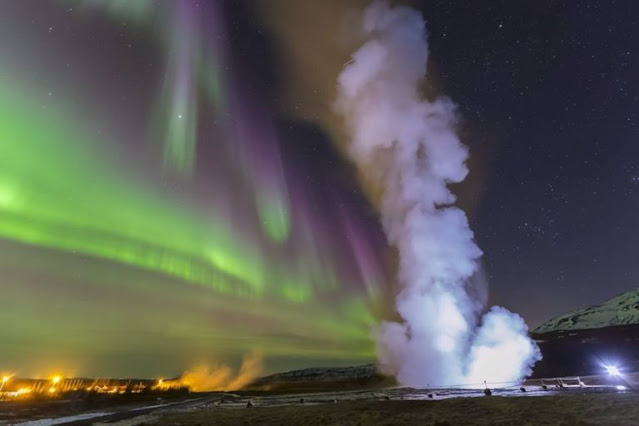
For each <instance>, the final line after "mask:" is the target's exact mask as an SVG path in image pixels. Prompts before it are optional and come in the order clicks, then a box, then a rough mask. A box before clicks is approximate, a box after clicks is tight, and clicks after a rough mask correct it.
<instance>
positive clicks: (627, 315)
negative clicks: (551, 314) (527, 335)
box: [533, 289, 639, 333]
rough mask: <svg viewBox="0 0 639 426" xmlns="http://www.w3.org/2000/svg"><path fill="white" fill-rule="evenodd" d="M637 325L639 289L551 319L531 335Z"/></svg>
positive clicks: (638, 318)
mask: <svg viewBox="0 0 639 426" xmlns="http://www.w3.org/2000/svg"><path fill="white" fill-rule="evenodd" d="M628 324H639V289H637V290H632V291H629V292H627V293H623V294H621V295H619V296H617V297H614V298H612V299H610V300H608V301H606V302H604V303H602V304H600V305H595V306H591V307H589V308H585V309H579V310H576V311H573V312H570V313H568V314H566V315H562V316H559V317H556V318H553V319H551V320H550V321H548V322H546V323H544V324H542V325H540V326H539V327H537V328H536V329H535V330H533V333H547V332H550V331H557V330H583V329H591V328H601V327H609V326H615V325H628Z"/></svg>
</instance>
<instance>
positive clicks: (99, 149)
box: [0, 0, 384, 376]
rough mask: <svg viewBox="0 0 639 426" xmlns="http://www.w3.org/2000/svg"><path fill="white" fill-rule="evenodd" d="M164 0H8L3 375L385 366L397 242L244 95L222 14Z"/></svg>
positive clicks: (0, 109) (0, 73)
mask: <svg viewBox="0 0 639 426" xmlns="http://www.w3.org/2000/svg"><path fill="white" fill-rule="evenodd" d="M150 5H151V2H150V1H149V2H147V1H146V0H144V1H139V2H131V3H129V2H112V1H104V2H100V1H97V2H90V1H86V2H73V1H60V2H51V3H50V4H47V5H46V6H43V5H42V4H41V3H39V2H33V1H27V2H6V3H3V4H2V5H1V6H0V9H1V10H0V12H1V15H2V16H4V17H6V16H9V15H11V16H12V21H13V23H12V24H9V25H7V26H4V28H3V30H1V33H2V34H0V35H1V37H0V52H2V55H1V56H0V93H1V94H2V95H1V96H0V116H2V120H1V121H0V135H1V138H2V141H1V143H0V218H1V219H0V252H1V257H0V271H2V291H3V297H2V301H1V302H0V319H1V321H2V322H3V323H4V324H11V326H10V327H8V328H5V329H4V330H3V332H2V335H1V337H0V353H2V354H3V357H2V363H3V365H2V368H3V369H8V370H11V371H17V372H19V374H22V375H35V376H37V375H46V374H50V373H51V372H52V371H54V370H63V372H64V374H67V375H94V376H96V375H138V376H139V375H142V376H157V375H169V374H176V373H178V372H180V371H184V370H185V369H187V368H189V367H191V366H192V365H193V364H194V363H207V362H229V363H237V362H239V360H240V359H241V357H242V356H244V355H246V354H247V353H249V352H251V351H254V350H260V351H261V352H262V353H263V354H264V357H265V360H266V365H267V368H268V369H270V370H273V369H278V368H281V367H282V365H286V366H287V367H291V366H301V365H312V364H313V363H317V362H320V363H348V362H352V361H363V360H370V359H372V357H373V356H374V353H373V346H372V342H371V338H370V335H369V333H370V326H371V325H372V324H373V322H374V318H373V314H372V310H371V309H372V307H373V304H374V303H375V295H376V294H377V293H378V291H379V290H380V289H382V284H383V282H384V268H383V266H382V259H381V257H380V255H379V254H377V253H376V250H374V247H375V246H379V245H381V244H383V243H382V241H383V239H382V237H381V234H380V233H377V234H375V233H373V235H372V236H371V235H370V234H371V233H370V229H371V227H372V228H373V229H375V225H374V221H373V220H371V219H370V217H369V218H364V219H362V218H361V211H362V210H366V209H367V205H366V203H365V202H363V201H362V198H361V196H359V198H358V196H357V195H352V194H351V193H349V191H348V190H347V188H346V186H345V185H344V184H343V182H340V181H339V179H335V178H334V177H333V178H332V180H333V183H332V184H331V186H326V187H312V186H311V187H309V186H308V185H306V184H305V183H304V182H303V181H304V180H305V179H306V178H307V176H306V175H305V173H306V171H305V170H304V169H305V168H306V167H311V168H312V167H314V166H313V164H312V161H311V162H310V163H308V161H309V160H304V159H302V160H301V161H300V157H299V155H297V154H296V152H295V149H291V148H288V149H287V148H286V142H285V141H283V138H285V137H286V131H284V130H282V126H281V125H280V126H279V128H278V125H277V123H275V122H274V121H273V117H272V116H271V114H270V113H269V110H268V108H267V105H266V104H265V103H264V102H263V100H262V99H260V97H259V96H256V95H255V94H252V93H251V91H250V90H247V89H246V88H245V86H244V84H243V77H242V76H243V72H242V69H241V67H239V66H237V65H234V64H233V62H232V55H231V53H230V52H229V51H228V50H229V49H228V43H227V42H225V40H226V38H227V37H228V34H227V32H226V29H225V26H224V20H225V15H224V11H223V9H222V8H221V7H218V5H217V4H215V3H206V4H204V3H202V2H197V1H188V0H185V1H180V2H169V1H167V2H157V3H156V4H155V5H154V6H153V7H151V6H150ZM42 9H44V10H42ZM36 16H37V17H39V18H38V19H35V18H34V17H36ZM44 18H50V19H56V20H57V21H56V23H55V24H50V23H47V24H43V23H42V22H41V21H40V19H44ZM29 21H30V23H29V25H27V24H25V22H29ZM205 23H206V25H204V24H205ZM42 25H45V26H44V27H42ZM89 28H93V29H94V31H93V32H92V36H91V37H89V38H86V37H85V35H86V34H87V31H89ZM205 28H206V29H205ZM127 37H130V38H134V39H135V40H136V43H137V44H136V45H135V46H133V45H132V44H131V43H130V42H128V41H126V40H125V41H124V42H123V41H122V40H123V39H127ZM87 40H89V41H87ZM224 46H226V50H227V51H226V52H225V48H224ZM16 49H17V50H16ZM131 50H134V51H137V53H133V54H131V53H130V52H131ZM18 51H19V52H20V53H18ZM52 52H55V54H52ZM96 52H101V54H99V55H96ZM138 55H139V56H138ZM8 58H12V60H8ZM127 58H128V62H127V61H126V59H127ZM131 58H133V59H131ZM140 58H142V59H140ZM145 61H150V62H145ZM149 63H150V64H151V65H149ZM149 66H150V68H149ZM60 70H65V71H64V72H59V71H60ZM87 76H90V78H87ZM289 144H290V142H289ZM293 148H294V147H293ZM330 155H332V156H334V157H335V158H337V156H336V154H330ZM304 161H306V162H307V164H305V162H304ZM341 167H342V168H343V169H344V173H345V176H347V175H348V173H350V172H349V170H348V167H346V166H345V163H342V166H341ZM322 173H329V171H321V170H320V171H317V170H316V172H315V175H314V176H313V177H314V178H318V174H319V175H321V174H322ZM358 210H360V211H359V212H358ZM370 215H371V213H368V216H370ZM365 216H366V215H365ZM328 229H330V231H327V230H328Z"/></svg>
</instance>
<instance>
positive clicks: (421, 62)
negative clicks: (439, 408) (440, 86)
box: [335, 1, 540, 386]
mask: <svg viewBox="0 0 639 426" xmlns="http://www.w3.org/2000/svg"><path fill="white" fill-rule="evenodd" d="M362 30H363V32H364V34H365V35H366V37H367V41H366V42H365V43H364V44H363V45H362V46H361V47H360V48H359V50H357V51H356V52H355V53H354V54H353V55H352V60H351V61H350V63H349V64H348V65H347V66H346V67H345V68H344V69H343V71H342V72H341V74H340V75H339V79H338V97H337V101H336V104H335V108H336V111H337V112H338V113H340V114H341V115H342V116H343V117H344V119H345V123H346V126H347V131H348V135H349V137H350V142H349V145H348V151H349V154H350V156H351V158H352V160H353V161H354V162H355V164H356V165H357V167H358V169H359V172H360V174H361V175H362V178H363V179H364V180H365V181H366V182H367V183H368V184H369V186H372V187H373V188H375V189H376V190H378V191H379V192H380V193H381V198H380V201H379V206H378V207H379V209H380V212H381V216H382V224H383V226H384V230H385V232H386V235H387V238H388V240H389V242H390V243H391V244H392V245H394V246H395V247H397V249H398V251H399V258H400V263H399V271H398V281H399V283H400V285H401V292H400V293H399V295H398V296H397V300H396V309H397V312H398V313H399V315H400V316H401V318H402V319H403V321H402V322H383V323H382V324H381V326H380V329H379V335H378V356H379V360H380V364H381V365H382V367H383V368H384V369H385V371H386V372H387V373H391V374H394V375H395V376H396V377H397V378H398V380H399V381H400V382H401V383H403V384H405V385H411V386H425V385H451V384H467V385H471V384H474V383H481V382H482V381H483V380H488V381H507V380H513V381H514V380H519V379H520V378H522V377H523V376H525V375H526V374H528V373H529V372H530V367H531V365H532V364H533V363H534V362H535V361H536V360H537V359H539V357H540V356H539V350H538V348H537V347H536V345H535V344H534V343H533V342H532V341H531V340H530V339H529V338H528V336H527V327H526V325H525V324H524V322H523V320H522V319H521V317H519V316H518V315H516V314H513V313H511V312H509V311H507V310H506V309H503V308H499V307H494V308H492V310H491V311H490V312H488V313H487V314H486V315H485V316H484V317H483V319H482V320H481V321H480V315H481V313H482V310H483V309H484V306H483V303H484V302H483V300H481V299H482V298H481V297H477V296H476V294H479V293H480V292H477V291H476V290H477V289H476V288H473V286H474V285H475V284H474V283H473V276H474V275H475V274H476V273H477V272H478V259H479V257H480V256H481V254H482V253H481V250H480V249H479V248H478V247H477V246H476V245H475V243H474V241H473V233H472V231H471V230H470V228H469V226H468V220H467V218H466V215H465V214H464V212H462V211H461V210H460V209H459V208H457V207H455V206H453V203H454V202H455V196H454V195H453V194H452V193H451V191H450V190H449V189H448V187H447V185H448V184H450V183H458V182H461V181H462V180H464V178H465V177H466V175H467V173H468V169H467V167H466V165H465V162H466V159H467V157H468V150H467V148H466V147H465V146H464V145H463V144H462V143H461V141H460V140H459V138H458V136H457V134H456V132H455V123H456V117H455V105H454V104H453V103H452V102H451V101H450V100H449V99H447V98H441V97H440V98H438V99H436V100H434V101H432V102H431V101H428V100H425V99H423V97H422V96H421V95H420V91H419V88H420V84H421V83H422V82H423V80H424V77H425V75H426V63H427V58H428V45H427V42H426V35H425V24H424V20H423V18H422V16H421V14H420V13H419V12H418V11H416V10H414V9H411V8H408V7H394V8H391V7H390V6H389V5H388V4H387V3H385V2H382V1H377V2H374V3H372V4H371V5H370V6H369V7H368V8H367V9H366V10H365V12H364V16H363V20H362Z"/></svg>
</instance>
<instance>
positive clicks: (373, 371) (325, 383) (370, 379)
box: [245, 364, 394, 392]
mask: <svg viewBox="0 0 639 426" xmlns="http://www.w3.org/2000/svg"><path fill="white" fill-rule="evenodd" d="M391 384H394V381H393V379H391V378H388V377H386V376H383V375H382V374H380V373H379V372H378V371H377V365H375V364H366V365H359V366H355V367H313V368H305V369H302V370H294V371H287V372H285V373H278V374H273V375H270V376H266V377H262V378H259V379H257V380H255V381H254V382H253V383H251V384H250V385H248V386H247V387H246V388H245V390H265V391H266V390H268V391H280V392H317V391H324V390H335V389H343V390H350V389H365V388H375V387H381V386H388V385H391Z"/></svg>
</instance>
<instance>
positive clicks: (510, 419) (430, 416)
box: [127, 393, 639, 426]
mask: <svg viewBox="0 0 639 426" xmlns="http://www.w3.org/2000/svg"><path fill="white" fill-rule="evenodd" d="M142 421H143V422H142ZM127 423H128V424H154V425H362V426H367V425H439V426H444V425H518V426H523V425H535V426H541V425H553V426H555V425H566V426H567V425H593V426H594V425H615V426H624V425H628V426H637V425H639V393H619V394H588V395H558V396H541V397H495V396H493V397H479V398H453V399H447V400H440V401H408V400H404V401H401V400H400V401H397V400H390V401H384V400H382V401H371V400H367V401H344V402H337V403H326V404H318V405H308V404H304V405H301V404H297V405H290V406H283V407H259V406H256V407H254V408H239V407H234V408H229V407H223V406H214V405H210V406H207V407H205V408H200V409H197V410H194V411H190V412H182V413H166V414H163V415H154V416H150V417H147V418H145V419H137V422H127Z"/></svg>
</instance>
